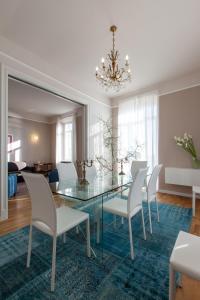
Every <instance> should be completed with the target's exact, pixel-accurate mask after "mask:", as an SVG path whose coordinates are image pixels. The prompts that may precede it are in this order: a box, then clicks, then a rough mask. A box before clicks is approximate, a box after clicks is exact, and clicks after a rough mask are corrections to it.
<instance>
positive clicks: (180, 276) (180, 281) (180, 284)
mask: <svg viewBox="0 0 200 300" xmlns="http://www.w3.org/2000/svg"><path fill="white" fill-rule="evenodd" d="M178 287H179V288H182V287H183V282H182V274H181V273H179V279H178Z"/></svg>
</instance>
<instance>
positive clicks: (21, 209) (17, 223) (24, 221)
mask: <svg viewBox="0 0 200 300" xmlns="http://www.w3.org/2000/svg"><path fill="white" fill-rule="evenodd" d="M158 199H159V201H160V202H163V203H170V204H174V205H179V206H183V207H191V199H189V198H184V197H178V196H172V195H167V194H160V193H159V194H158ZM55 201H56V205H57V206H60V205H63V204H65V205H66V201H65V202H64V200H63V199H62V198H61V197H59V196H56V197H55ZM67 205H70V206H72V205H73V202H70V201H69V202H68V203H67ZM30 216H31V203H30V200H29V198H28V197H27V196H26V195H25V196H23V195H22V196H20V197H17V198H14V199H12V200H10V201H9V218H8V220H6V221H2V222H0V236H2V235H4V234H7V233H9V232H12V231H15V230H16V229H19V228H22V227H24V226H27V225H29V223H30ZM190 232H191V233H193V234H196V235H198V236H200V200H199V201H198V200H197V206H196V217H195V218H193V220H192V225H191V228H190ZM199 261H200V253H199ZM176 300H200V281H195V280H192V279H190V278H188V277H186V276H183V287H182V288H178V289H177V292H176Z"/></svg>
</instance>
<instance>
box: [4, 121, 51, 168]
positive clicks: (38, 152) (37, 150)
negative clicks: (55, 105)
mask: <svg viewBox="0 0 200 300" xmlns="http://www.w3.org/2000/svg"><path fill="white" fill-rule="evenodd" d="M8 134H11V135H12V136H13V145H14V146H15V145H16V148H18V147H19V149H16V150H13V151H12V152H11V153H10V161H15V160H19V161H25V162H26V163H27V164H32V163H36V162H38V161H40V162H47V163H48V162H51V152H52V148H51V145H52V141H51V125H50V124H45V123H41V122H35V121H30V120H25V119H18V118H13V117H9V118H8ZM33 135H37V136H38V141H37V142H34V141H33V140H32V137H33ZM18 145H19V146H18Z"/></svg>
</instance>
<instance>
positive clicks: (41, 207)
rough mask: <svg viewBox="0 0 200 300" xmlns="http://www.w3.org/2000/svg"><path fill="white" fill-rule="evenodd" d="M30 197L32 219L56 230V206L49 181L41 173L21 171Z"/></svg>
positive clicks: (53, 230)
mask: <svg viewBox="0 0 200 300" xmlns="http://www.w3.org/2000/svg"><path fill="white" fill-rule="evenodd" d="M21 174H22V176H23V178H24V180H25V182H26V185H27V188H28V191H29V195H30V198H31V204H32V220H33V221H40V222H42V223H44V224H45V225H47V226H48V227H50V229H51V230H52V232H56V226H57V225H56V224H57V219H56V206H55V202H54V199H53V195H52V192H51V189H50V187H49V183H48V181H47V180H46V178H45V177H44V176H43V175H41V174H33V173H28V172H21Z"/></svg>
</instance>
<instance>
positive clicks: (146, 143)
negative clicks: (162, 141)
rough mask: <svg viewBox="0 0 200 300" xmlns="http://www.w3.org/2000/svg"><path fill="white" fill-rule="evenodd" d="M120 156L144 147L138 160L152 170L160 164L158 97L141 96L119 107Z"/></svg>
mask: <svg viewBox="0 0 200 300" xmlns="http://www.w3.org/2000/svg"><path fill="white" fill-rule="evenodd" d="M118 126H119V127H118V130H119V156H121V157H123V156H125V155H126V154H127V152H128V151H134V150H135V149H136V147H137V145H142V149H141V152H140V153H139V154H138V159H140V160H147V161H148V166H149V168H150V169H152V167H153V166H155V165H156V164H157V162H158V96H157V95H156V94H148V95H141V96H137V97H133V98H132V99H128V100H127V101H125V102H123V103H121V104H120V105H119V112H118Z"/></svg>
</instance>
